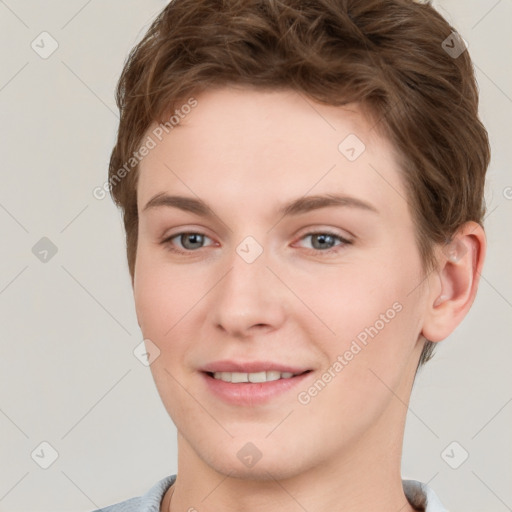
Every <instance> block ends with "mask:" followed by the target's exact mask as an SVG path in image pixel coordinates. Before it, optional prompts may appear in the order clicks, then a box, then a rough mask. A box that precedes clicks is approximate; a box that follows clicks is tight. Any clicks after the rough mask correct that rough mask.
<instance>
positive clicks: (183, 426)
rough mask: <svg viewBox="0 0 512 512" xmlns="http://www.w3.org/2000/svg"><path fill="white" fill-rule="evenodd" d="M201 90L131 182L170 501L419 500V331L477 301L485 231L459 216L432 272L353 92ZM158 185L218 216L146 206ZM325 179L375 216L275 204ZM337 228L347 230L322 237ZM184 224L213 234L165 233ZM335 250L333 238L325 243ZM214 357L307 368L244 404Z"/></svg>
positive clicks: (238, 506)
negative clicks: (348, 152) (229, 399)
mask: <svg viewBox="0 0 512 512" xmlns="http://www.w3.org/2000/svg"><path fill="white" fill-rule="evenodd" d="M196 98H197V100H198V106H197V107H196V108H194V109H193V110H192V112H191V113H190V114H188V115H187V116H186V118H185V119H184V120H183V121H182V122H181V123H180V125H179V127H177V128H175V129H173V130H172V131H171V132H169V134H167V135H166V136H165V137H164V138H163V140H162V141H161V142H159V144H158V145H157V146H156V147H155V148H154V149H152V150H151V151H150V153H149V154H148V155H147V156H146V157H145V158H144V160H143V161H142V162H141V166H140V176H139V181H138V188H137V197H138V208H139V237H138V246H137V259H136V265H135V274H134V280H133V290H134V298H135V305H136V312H137V318H138V321H139V325H140V327H141V330H142V333H143V336H144V338H145V339H149V340H151V342H152V343H154V344H155V345H156V346H157V347H158V348H159V350H160V355H159V357H158V358H157V359H156V360H155V361H154V362H153V363H152V364H151V367H150V368H151V371H152V374H153V378H154V380H155V383H156V386H157V389H158V392H159V394H160V397H161V399H162V402H163V404H164V406H165V408H166V410H167V412H168V413H169V415H170V417H171V418H172V420H173V422H174V423H175V425H176V427H177V430H178V471H177V474H178V477H177V480H176V483H175V484H174V485H173V486H172V487H171V488H170V489H169V491H168V492H167V493H166V495H165V498H164V500H163V502H162V504H161V511H162V512H163V511H167V510H169V509H171V508H172V510H173V512H175V511H187V510H189V509H190V508H191V507H194V508H195V509H196V510H199V511H201V512H203V511H204V512H213V511H219V510H223V511H233V512H234V511H237V512H245V511H246V512H250V511H256V510H262V509H264V510H267V511H270V512H272V511H277V510H279V511H280V512H283V511H284V512H292V511H293V512H295V511H297V510H299V504H300V507H303V508H304V509H305V510H307V511H308V512H320V511H325V510H346V511H353V512H359V511H361V512H362V511H370V510H371V511H374V510H377V509H378V510H380V511H389V512H396V511H397V510H401V511H402V512H410V511H412V510H414V509H413V508H412V507H411V506H410V504H409V503H408V502H407V500H406V498H405V495H404V492H403V489H402V483H401V475H400V461H401V455H402V443H403V432H404V427H405V418H406V413H407V404H408V402H409V397H410V393H411V389H412V384H413V381H414V375H415V370H416V367H417V363H418V360H419V356H420V353H421V349H422V344H423V342H424V338H423V336H426V337H427V338H428V339H430V340H432V341H440V340H442V339H444V338H445V337H446V336H448V335H449V334H450V332H452V331H453V329H454V328H455V327H456V326H457V325H458V323H459V322H460V321H461V320H462V318H463V317H464V315H465V314H466V313H467V311H468V310H469V308H470V306H471V304H472V302H473V299H474V295H475V293H476V288H477V284H478V275H479V271H480V270H481V268H482V264H483V259H484V253H485V236H484V233H483V230H482V229H481V227H480V226H479V225H478V224H475V223H468V224H466V225H464V226H462V227H461V229H460V230H459V232H458V233H457V236H456V240H458V241H459V242H460V244H462V245H459V247H460V248H462V251H461V253H460V254H461V256H460V258H458V259H456V261H455V260H454V261H449V260H447V258H446V256H445V252H443V251H442V250H441V249H442V248H438V250H437V254H438V257H439V261H440V267H439V270H438V271H435V272H432V273H430V274H429V275H428V276H427V278H426V279H425V278H424V274H423V267H422V263H421V259H420V254H419V252H418V248H417V246H416V242H415V238H414V236H415V227H414V224H413V221H412V216H411V212H410V211H409V206H408V204H407V202H406V201H405V200H404V198H405V197H406V192H405V187H404V184H403V178H402V176H401V174H400V171H399V169H398V166H397V163H396V160H395V158H394V152H393V148H392V146H391V145H390V143H389V142H387V141H386V140H385V139H383V138H382V137H380V136H379V135H378V133H377V132H376V131H375V130H373V129H372V123H371V122H370V121H369V120H368V119H367V118H366V117H365V116H364V115H363V113H362V111H361V110H360V109H359V108H358V106H357V105H350V106H346V107H334V106H327V105H321V104H318V103H315V102H314V101H312V100H311V99H307V98H305V97H304V96H302V95H300V94H297V93H295V92H292V91H273V92H263V91H257V90H250V89H243V88H236V87H233V86H231V87H223V88H219V89H212V90H210V91H207V92H204V93H202V94H200V95H198V96H196ZM156 126H157V124H156V123H155V124H154V125H152V126H151V127H150V128H149V130H148V132H147V133H148V134H150V133H151V130H153V129H154V128H155V127H156ZM348 134H356V135H357V137H359V139H361V140H362V141H363V142H364V144H365V146H366V149H365V151H364V152H363V153H362V154H361V155H360V156H359V157H358V158H357V159H356V160H355V161H349V160H348V159H347V158H346V157H345V156H344V155H343V154H342V153H341V152H340V151H339V150H338V145H339V144H340V142H341V141H342V140H343V139H344V138H345V137H346V136H347V135H348ZM163 192H165V193H167V194H173V195H184V196H187V197H192V198H196V199H197V198H200V199H202V200H203V201H205V202H206V203H207V204H208V205H209V206H210V207H211V209H212V211H213V212H214V214H215V216H214V217H213V218H205V217H201V216H199V215H197V214H194V213H191V212H186V211H182V210H180V209H178V208H175V207H169V206H159V207H154V208H147V209H144V207H145V205H146V204H147V203H148V201H149V200H150V199H151V198H153V197H154V196H155V195H157V194H160V193H163ZM327 193H339V194H343V195H347V196H351V197H355V198H358V199H360V200H362V201H365V202H366V203H369V204H370V205H372V206H373V207H374V208H375V209H376V210H377V212H374V211H371V210H367V209H363V208H358V207H353V206H341V207H340V206H334V207H333V206H331V207H327V208H321V209H318V210H314V211H309V212H306V213H302V214H299V215H295V216H288V217H282V216H281V215H278V214H277V213H276V212H277V210H278V209H279V207H280V206H282V205H283V204H284V203H287V202H289V201H291V200H293V199H296V198H299V197H302V196H304V195H307V196H310V195H316V194H319V195H321V194H327ZM326 230H327V231H328V232H334V233H335V234H336V235H337V236H341V237H342V238H345V239H347V240H348V241H350V242H351V243H350V244H346V243H343V242H341V241H340V240H339V239H337V238H332V239H329V238H327V239H324V240H323V241H322V239H321V238H320V240H318V239H317V238H315V236H311V235H310V234H311V232H316V233H325V231H326ZM187 232H188V233H190V232H194V233H202V234H204V235H205V237H204V238H203V239H201V238H200V237H199V239H198V240H195V241H194V240H193V239H192V240H190V238H187V237H179V236H174V238H173V239H172V240H171V241H167V242H166V243H162V241H163V240H165V239H169V237H171V236H173V235H176V234H178V233H187ZM308 235H310V236H308ZM247 236H252V237H253V238H254V239H255V240H256V241H257V243H258V244H259V246H260V247H261V248H262V249H263V252H262V254H261V255H260V256H259V257H258V258H257V259H256V260H255V261H254V262H252V263H248V262H246V261H245V260H244V259H243V258H242V257H240V256H239V254H238V253H237V252H236V249H237V247H238V246H239V244H240V243H241V242H242V241H243V240H244V239H245V238H246V237H247ZM201 244H202V245H201ZM171 248H175V249H177V250H179V249H181V250H183V251H187V250H188V252H186V254H179V253H176V252H173V251H171V250H170V249H171ZM330 248H331V249H334V250H335V251H336V252H331V253H330V254H327V255H326V253H325V251H326V250H327V249H330ZM396 303H399V304H400V305H401V311H400V312H399V313H397V314H396V315H394V318H393V319H392V320H389V322H387V323H386V324H385V327H384V328H382V329H381V330H380V331H379V332H378V334H377V335H376V336H375V337H374V338H373V339H371V338H370V339H369V342H368V344H367V345H366V346H364V348H363V349H362V350H361V351H360V352H358V353H357V355H356V356H354V358H353V359H352V360H351V361H349V362H348V364H346V366H344V368H343V369H342V371H340V372H339V373H337V374H336V377H335V378H332V380H331V381H330V382H329V383H328V384H327V385H326V386H325V388H324V389H323V390H322V391H321V392H320V393H318V394H317V396H315V397H313V398H311V401H310V402H309V403H308V404H307V405H304V404H301V403H299V401H298V399H297V394H298V393H299V392H300V391H304V390H307V389H308V388H309V387H310V386H311V385H312V384H313V383H314V382H315V380H317V379H318V378H320V377H321V376H322V374H323V373H324V372H325V370H327V368H329V367H332V365H333V363H334V362H335V361H336V359H337V357H338V356H339V355H343V354H344V353H345V351H346V350H347V349H349V347H350V345H351V343H352V341H353V340H354V339H355V338H356V337H357V335H358V334H359V333H361V331H363V330H364V329H365V327H369V326H372V325H374V324H375V322H376V321H377V320H378V319H379V318H381V317H380V315H381V314H385V313H386V311H387V310H389V309H390V308H392V305H393V304H396ZM219 359H240V360H244V361H247V360H273V361H277V362H282V363H285V364H290V365H295V366H299V367H301V368H302V367H305V368H311V369H313V372H311V373H310V374H309V376H308V378H307V380H306V381H305V382H304V383H303V384H301V385H300V386H299V387H298V388H296V389H294V390H293V391H289V392H286V393H284V394H281V395H279V396H277V397H275V398H273V399H272V400H271V401H269V402H268V403H266V404H264V405H255V406H253V407H247V406H235V405H230V404H228V403H225V402H223V401H222V400H221V399H219V398H217V397H216V396H214V395H212V394H211V393H210V392H209V390H208V389H207V387H206V386H205V383H204V381H203V377H202V375H201V374H200V372H199V368H200V367H201V366H203V365H204V364H206V363H209V362H213V361H216V360H219ZM247 442H251V443H253V444H254V445H255V446H256V447H257V448H258V450H259V451H260V452H261V454H262V457H261V459H260V460H259V461H258V462H257V463H256V464H255V465H254V466H253V467H246V466H245V465H244V464H242V463H241V461H240V460H239V458H238V457H237V452H238V451H239V450H240V449H241V448H242V447H243V446H244V445H245V444H246V443H247ZM173 491H174V495H173V497H172V507H170V506H169V502H170V496H171V493H172V492H173Z"/></svg>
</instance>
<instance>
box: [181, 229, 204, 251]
mask: <svg viewBox="0 0 512 512" xmlns="http://www.w3.org/2000/svg"><path fill="white" fill-rule="evenodd" d="M183 236H184V237H185V241H186V242H187V243H188V241H189V240H192V245H193V244H194V243H196V244H199V245H201V238H200V237H201V236H202V235H200V234H199V233H189V234H186V235H183ZM182 243H183V240H182ZM187 243H184V244H183V246H184V247H185V248H187V249H196V248H197V247H187Z"/></svg>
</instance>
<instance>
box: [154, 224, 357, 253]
mask: <svg viewBox="0 0 512 512" xmlns="http://www.w3.org/2000/svg"><path fill="white" fill-rule="evenodd" d="M181 235H201V236H204V237H206V238H210V237H208V236H207V235H205V234H204V233H199V232H197V231H181V232H180V233H175V234H174V235H172V236H170V237H168V238H166V239H165V240H163V241H162V242H161V244H162V245H164V246H165V248H166V249H167V250H169V251H171V252H174V253H177V254H191V253H193V252H197V251H199V250H200V249H202V247H200V248H199V249H195V250H192V249H188V250H187V249H186V250H182V249H177V248H176V247H174V246H173V245H172V243H171V240H173V239H174V238H178V237H180V236H181ZM314 235H327V236H330V237H333V238H336V239H338V240H339V241H341V242H342V243H341V244H339V245H336V246H334V247H331V248H330V249H325V250H321V249H306V250H307V251H312V252H313V253H315V254H316V255H318V254H320V255H322V256H323V255H330V254H333V253H338V252H339V251H340V250H341V248H343V247H344V246H346V245H351V244H352V242H351V241H350V240H347V239H346V238H343V237H342V236H340V235H338V234H337V233H333V232H332V231H328V230H327V231H313V232H309V233H306V234H305V235H304V236H302V237H301V238H300V240H302V239H304V238H306V237H308V236H314Z"/></svg>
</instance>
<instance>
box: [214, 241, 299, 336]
mask: <svg viewBox="0 0 512 512" xmlns="http://www.w3.org/2000/svg"><path fill="white" fill-rule="evenodd" d="M269 263H270V262H269V258H268V257H267V252H266V251H265V250H263V252H262V253H261V254H260V255H259V256H258V257H257V258H256V259H255V260H254V261H252V262H251V261H250V259H247V258H245V256H244V254H243V252H242V251H240V253H238V252H236V251H233V255H232V257H231V258H230V259H229V262H228V265H229V269H228V270H227V272H226V273H224V277H223V278H222V279H221V280H220V282H219V283H218V284H217V286H216V287H215V288H214V290H215V291H214V290H212V292H213V291H214V294H213V296H212V306H211V308H210V321H211V322H213V323H214V325H215V327H216V328H217V329H221V330H223V331H224V333H225V334H229V335H230V336H231V337H236V338H247V337H250V336H251V335H254V334H257V333H260V332H265V331H268V332H271V331H273V330H276V329H279V328H280V326H281V325H282V324H283V322H284V321H285V318H286V308H287V304H288V300H289V299H290V297H289V292H288V294H287V290H286V287H285V286H284V285H283V283H282V281H281V280H280V279H278V277H276V274H279V272H276V269H275V268H272V269H271V268H269V265H268V264H269ZM270 266H272V267H275V265H270Z"/></svg>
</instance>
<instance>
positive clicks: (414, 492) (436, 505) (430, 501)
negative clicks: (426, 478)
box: [402, 480, 448, 512]
mask: <svg viewBox="0 0 512 512" xmlns="http://www.w3.org/2000/svg"><path fill="white" fill-rule="evenodd" d="M402 486H403V488H404V493H405V496H406V498H407V500H408V501H409V503H410V504H411V505H412V506H413V507H414V508H417V509H418V510H421V511H424V512H448V510H447V509H446V508H445V507H444V505H443V504H442V503H441V501H440V500H439V498H438V496H437V494H436V493H435V492H434V491H433V489H432V488H430V487H429V486H428V485H427V484H424V483H423V482H418V480H402Z"/></svg>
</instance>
